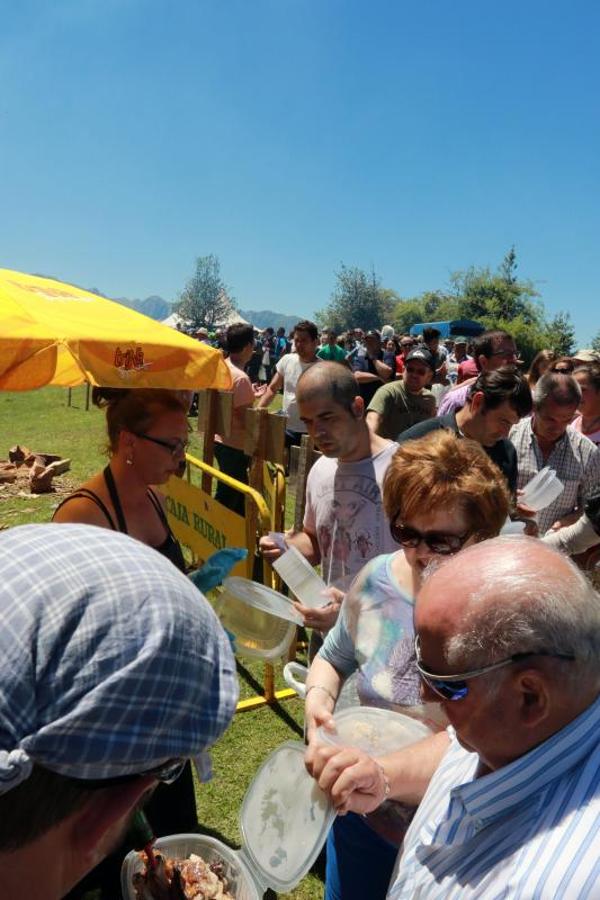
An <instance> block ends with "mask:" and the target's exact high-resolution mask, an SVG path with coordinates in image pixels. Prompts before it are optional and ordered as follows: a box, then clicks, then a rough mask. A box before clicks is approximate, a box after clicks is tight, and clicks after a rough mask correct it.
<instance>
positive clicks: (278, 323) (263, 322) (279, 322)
mask: <svg viewBox="0 0 600 900" xmlns="http://www.w3.org/2000/svg"><path fill="white" fill-rule="evenodd" d="M240 315H241V316H243V317H244V319H247V320H248V322H251V323H252V325H254V327H255V328H268V327H269V326H271V328H274V329H275V330H276V331H277V329H278V328H285V330H286V332H288V331H290V330H291V329H292V328H293V327H294V325H295V324H296V322H299V321H300V319H301V318H302V316H285V315H283V313H276V312H272V311H271V310H270V309H262V310H261V311H260V312H256V311H255V310H253V309H240Z"/></svg>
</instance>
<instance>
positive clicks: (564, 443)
mask: <svg viewBox="0 0 600 900" xmlns="http://www.w3.org/2000/svg"><path fill="white" fill-rule="evenodd" d="M510 439H511V441H512V443H513V444H514V445H515V448H516V451H517V458H518V460H519V480H518V487H519V488H524V487H525V485H526V484H527V483H528V482H529V481H531V479H532V478H533V477H534V476H535V475H537V473H538V472H539V471H540V469H543V468H544V466H549V467H550V468H551V469H554V471H555V472H556V475H557V477H558V478H559V479H560V481H562V483H563V485H564V488H565V489H564V491H563V492H562V494H560V495H559V496H558V497H557V498H556V500H554V502H553V503H551V504H550V506H547V507H546V508H545V509H542V510H540V511H539V512H538V513H537V514H536V517H535V518H536V521H537V523H538V527H539V531H540V535H543V534H545V533H546V531H548V529H549V528H550V526H551V525H553V524H554V522H556V521H557V520H558V519H561V518H562V517H563V516H566V515H568V514H569V513H572V512H574V511H575V509H577V508H581V506H582V504H583V502H584V500H586V499H587V498H588V497H589V496H590V495H591V494H592V493H593V492H594V489H596V490H597V488H598V485H599V484H600V450H599V449H598V447H596V446H595V445H594V444H593V443H592V441H590V440H588V438H586V437H584V436H583V435H582V434H579V432H577V431H575V430H574V429H573V428H567V430H566V431H565V433H564V435H563V436H562V437H561V438H560V439H559V440H558V441H557V442H556V444H555V445H554V447H553V448H552V452H551V453H550V456H548V457H547V459H545V460H544V458H543V455H542V451H541V450H540V447H539V444H538V442H537V438H536V436H535V434H534V432H533V419H532V418H526V419H521V421H520V422H518V423H517V424H516V425H513V427H512V428H511V430H510Z"/></svg>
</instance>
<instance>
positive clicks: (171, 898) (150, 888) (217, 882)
mask: <svg viewBox="0 0 600 900" xmlns="http://www.w3.org/2000/svg"><path fill="white" fill-rule="evenodd" d="M141 856H142V857H143V859H144V866H145V868H144V871H143V872H138V873H137V874H136V875H134V876H133V886H134V888H135V892H136V898H137V900H235V898H234V897H233V895H232V894H230V893H229V892H228V890H227V888H228V883H227V879H226V878H225V876H224V865H223V863H222V862H214V863H211V864H208V863H206V862H204V860H203V859H202V857H200V856H196V854H191V856H190V858H189V859H173V858H171V857H166V856H163V855H162V853H161V852H160V851H159V850H154V851H153V857H154V868H152V867H151V866H150V865H149V864H148V862H149V861H148V856H147V854H146V853H142V854H141Z"/></svg>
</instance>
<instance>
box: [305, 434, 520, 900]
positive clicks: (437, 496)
mask: <svg viewBox="0 0 600 900" xmlns="http://www.w3.org/2000/svg"><path fill="white" fill-rule="evenodd" d="M383 504H384V509H385V513H386V516H387V519H388V520H389V522H390V528H391V532H392V536H393V537H394V539H395V540H396V541H397V543H398V545H399V548H400V549H399V550H398V551H397V552H396V553H392V554H386V555H383V556H378V557H376V558H375V559H373V560H371V561H370V562H369V563H368V564H367V565H366V566H365V567H364V569H363V570H362V571H361V572H360V573H359V574H358V576H357V578H356V580H355V582H354V584H353V585H352V587H351V588H350V591H349V593H348V595H347V596H346V598H345V600H344V604H343V606H342V612H341V615H340V617H339V619H338V622H337V624H336V626H335V627H334V628H333V629H332V630H331V631H330V632H329V634H328V635H327V637H326V639H325V642H324V644H323V647H322V648H321V649H320V650H319V653H318V655H317V656H316V658H315V659H314V661H313V663H312V665H311V668H310V672H309V675H308V679H307V682H306V686H307V691H306V706H305V717H306V725H307V734H308V739H309V749H308V751H307V766H308V768H309V770H310V769H311V764H312V759H313V753H314V750H315V747H316V745H317V741H316V736H315V730H316V728H317V727H318V726H319V725H324V726H325V727H327V725H328V724H330V723H331V721H332V713H333V710H334V707H335V702H336V699H337V697H338V694H339V691H340V689H341V686H342V684H343V683H344V681H345V679H346V678H347V677H348V676H349V675H351V674H352V673H354V672H356V673H357V682H356V683H357V690H358V695H359V698H360V702H361V704H362V705H365V706H376V707H380V708H384V709H395V710H397V711H402V709H403V708H406V707H414V706H417V705H418V704H419V702H420V677H419V672H418V670H417V664H416V658H415V653H414V628H413V598H414V596H415V594H416V593H417V591H418V590H419V588H420V586H421V583H422V580H423V577H424V573H425V570H426V569H427V567H428V566H430V565H431V564H432V563H433V564H435V562H436V561H438V562H439V561H440V560H442V559H443V558H444V557H446V556H449V555H452V554H455V553H458V552H459V551H460V550H461V549H462V548H463V547H466V546H469V545H470V544H474V543H477V542H478V541H483V540H485V539H487V538H491V537H494V536H495V535H497V534H498V533H499V531H500V529H501V528H502V525H503V524H504V522H505V521H506V518H507V516H508V512H509V492H508V486H507V484H506V481H505V479H504V476H503V475H502V473H501V472H500V470H499V469H498V468H497V467H496V466H495V465H494V463H493V462H492V461H491V460H490V459H489V457H488V456H487V454H486V453H485V451H484V450H483V448H482V447H481V446H480V445H479V444H476V443H475V442H474V441H470V440H468V439H465V438H460V437H458V436H457V435H455V434H453V433H450V432H449V431H445V430H441V431H436V432H433V433H431V434H429V435H426V436H425V437H423V438H419V439H418V440H413V441H408V442H407V443H405V444H403V445H402V446H401V447H400V448H399V450H398V451H397V452H396V454H395V455H394V458H393V460H392V462H391V463H390V466H389V468H388V471H387V474H386V477H385V481H384V488H383ZM413 813H414V809H412V808H409V807H406V806H404V805H403V804H400V803H396V802H386V803H384V804H383V805H382V806H381V807H379V808H378V809H377V810H376V811H375V812H374V813H371V814H370V815H369V816H367V817H361V816H357V815H354V814H353V813H349V814H348V815H346V816H343V817H338V818H337V819H336V821H335V824H334V826H333V828H332V830H331V832H330V834H329V838H328V844H327V878H326V892H325V897H326V900H354V898H357V900H358V898H359V897H366V896H368V897H369V898H370V900H378V898H379V897H381V898H384V897H385V895H386V891H387V885H388V883H389V880H390V877H391V874H392V869H393V866H394V863H395V860H396V857H397V854H398V847H399V846H400V845H401V844H402V840H403V837H404V833H405V831H406V829H407V827H408V824H409V823H410V820H411V818H412V815H413ZM367 861H368V863H367ZM361 873H362V874H361Z"/></svg>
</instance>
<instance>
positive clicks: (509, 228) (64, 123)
mask: <svg viewBox="0 0 600 900" xmlns="http://www.w3.org/2000/svg"><path fill="white" fill-rule="evenodd" d="M599 32H600V5H599V4H598V3H597V2H593V0H590V2H577V0H575V2H569V3H567V2H562V3H552V2H548V0H543V2H538V0H536V2H530V0H518V2H514V0H510V2H504V3H501V4H498V3H492V2H485V0H484V2H482V0H465V2H461V0H455V2H449V0H418V2H414V0H411V2H408V0H389V2H388V0H370V2H366V0H363V2H359V0H214V2H210V3H209V2H202V0H197V2H192V0H177V2H168V3H167V2H159V0H38V2H30V0H19V2H18V3H11V4H9V3H8V2H6V3H3V4H2V16H1V25H0V198H1V202H0V265H2V266H5V267H8V268H14V269H20V270H23V271H37V272H43V273H47V274H54V275H56V276H57V277H60V278H63V279H65V280H67V281H74V282H77V283H79V284H82V285H85V286H90V287H91V286H95V287H98V288H99V289H100V290H102V291H104V293H106V294H108V295H109V296H111V295H112V296H129V297H144V296H147V295H149V294H160V295H161V296H163V297H165V298H166V299H169V300H171V299H175V298H176V296H177V293H178V291H180V290H181V288H182V287H183V285H184V282H185V280H186V278H188V277H189V275H190V274H191V272H192V269H193V263H194V259H195V257H196V256H199V255H205V254H207V253H216V254H217V255H218V256H219V257H220V260H221V266H222V272H223V275H224V277H225V280H226V282H227V283H228V285H229V286H230V287H231V290H232V292H233V294H234V296H235V297H236V299H237V301H238V303H239V305H240V306H241V307H242V308H246V309H248V308H250V309H264V308H271V309H275V310H280V311H281V312H287V313H296V314H302V315H311V314H312V313H313V312H314V311H315V310H316V309H319V308H321V307H322V306H324V305H325V304H326V303H327V301H328V299H329V295H330V292H331V290H332V288H333V285H334V271H335V269H336V268H337V267H338V265H339V263H340V261H343V262H345V263H346V264H348V265H357V266H360V267H364V268H368V267H370V266H371V264H372V265H373V266H374V267H375V269H376V271H377V272H378V274H379V275H380V277H381V279H382V282H383V284H384V285H385V286H387V287H391V288H394V289H395V290H397V291H398V292H399V293H400V294H401V295H402V296H410V295H414V294H416V293H420V292H421V291H424V290H430V289H431V290H432V289H435V288H443V287H444V286H445V284H446V283H447V279H448V275H449V273H450V272H451V271H453V270H456V269H460V268H465V267H467V266H469V265H491V266H496V265H497V264H498V263H499V262H500V260H501V259H502V256H503V255H504V253H505V252H506V250H507V249H508V248H509V247H510V245H511V244H513V243H514V244H515V246H516V249H517V254H518V260H519V274H520V275H521V276H522V277H526V278H531V279H532V280H534V281H535V282H536V284H537V286H538V289H539V291H540V293H541V294H542V298H543V300H544V303H545V304H546V307H547V309H548V310H549V311H550V312H555V311H557V310H559V309H565V310H569V311H570V312H571V315H572V317H573V319H574V322H575V324H576V327H577V336H578V342H579V343H580V344H589V340H590V338H591V336H592V335H593V334H595V333H596V332H597V331H598V330H599V329H600V302H599V297H598V294H599V291H598V283H599V277H598V274H599V273H598V267H599V263H600V252H599V248H600V240H599V239H600V227H599V226H600V213H599V200H600V197H599V194H600V192H599V182H600V117H599V109H598V105H599V103H598V98H599V97H600V78H599V61H598V60H599V54H598V36H599Z"/></svg>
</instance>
